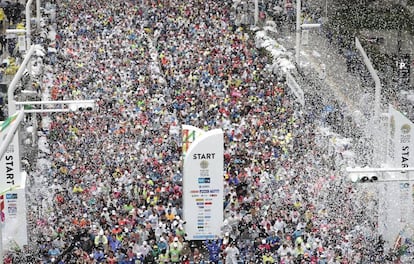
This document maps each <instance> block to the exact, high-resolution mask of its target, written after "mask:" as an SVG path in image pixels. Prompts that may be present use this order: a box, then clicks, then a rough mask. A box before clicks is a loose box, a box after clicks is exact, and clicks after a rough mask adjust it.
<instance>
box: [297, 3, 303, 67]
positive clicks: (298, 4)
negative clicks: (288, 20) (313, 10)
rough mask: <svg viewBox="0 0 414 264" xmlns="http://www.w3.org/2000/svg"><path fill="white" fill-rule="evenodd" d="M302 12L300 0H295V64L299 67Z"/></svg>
mask: <svg viewBox="0 0 414 264" xmlns="http://www.w3.org/2000/svg"><path fill="white" fill-rule="evenodd" d="M301 12H302V2H301V0H296V65H297V66H298V67H299V63H300V34H301V33H302V30H301V27H300V24H301V22H300V17H301Z"/></svg>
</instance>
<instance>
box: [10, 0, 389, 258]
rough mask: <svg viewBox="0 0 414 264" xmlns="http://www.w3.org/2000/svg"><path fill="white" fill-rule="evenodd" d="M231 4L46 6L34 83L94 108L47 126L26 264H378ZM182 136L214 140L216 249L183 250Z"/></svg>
mask: <svg viewBox="0 0 414 264" xmlns="http://www.w3.org/2000/svg"><path fill="white" fill-rule="evenodd" d="M231 5H232V3H231V1H221V0H205V1H199V0H191V1H167V0H165V1H154V0H141V1H132V0H126V1H100V0H91V1H80V0H62V1H57V2H56V12H57V29H56V33H57V35H56V41H52V42H50V43H46V45H48V46H49V47H50V46H52V47H54V48H56V50H57V53H56V58H53V59H49V61H48V63H49V64H50V65H49V67H47V69H48V70H49V71H50V74H48V75H46V76H48V78H49V79H46V80H45V84H44V85H45V86H46V85H47V86H48V87H50V93H51V97H52V99H53V100H61V99H65V100H66V99H91V98H94V99H97V105H98V107H97V109H96V110H95V111H92V112H81V113H67V114H62V113H59V114H53V115H52V116H51V123H50V127H49V128H48V129H47V131H48V134H47V138H48V143H49V148H50V150H51V154H50V157H48V159H50V161H51V164H52V165H51V168H50V169H49V171H48V172H47V173H44V175H42V176H43V177H45V178H46V179H47V182H49V183H50V186H49V190H50V191H51V192H52V193H51V194H50V197H52V199H51V200H49V201H46V203H44V204H47V205H48V206H47V208H43V210H40V211H39V212H38V213H33V212H30V213H29V217H30V219H29V220H30V221H32V222H33V221H35V222H36V224H35V225H33V226H31V230H29V231H30V234H31V235H32V237H31V239H32V240H33V239H34V240H35V241H32V242H31V246H32V247H33V248H34V249H35V250H36V251H37V252H38V253H36V257H38V259H39V263H207V262H208V261H210V263H219V262H225V263H237V261H239V262H240V263H285V264H287V263H368V262H369V263H373V262H375V261H379V263H383V262H384V259H383V258H384V257H385V256H383V255H382V253H381V252H382V251H381V243H382V242H381V241H380V242H379V243H378V245H379V246H378V247H377V246H376V244H377V242H378V237H377V235H376V233H375V222H373V221H371V219H370V218H369V217H367V215H366V213H365V208H364V204H362V203H361V201H362V199H359V198H360V195H361V194H360V193H357V192H355V191H354V189H353V188H352V186H350V185H349V184H348V183H346V182H345V181H344V180H343V178H344V175H342V173H341V171H340V169H339V168H340V167H341V166H344V165H345V162H346V161H345V158H344V157H343V156H342V155H341V152H340V151H339V152H338V151H335V150H334V149H332V146H331V145H330V143H329V142H330V141H328V140H325V138H324V137H323V136H322V134H321V132H320V129H319V127H318V125H319V122H320V120H318V119H317V118H316V117H315V116H314V115H310V114H309V113H308V112H307V111H304V109H302V108H301V107H300V105H299V104H297V103H296V102H295V99H294V97H292V95H291V94H290V93H289V91H288V89H287V87H286V86H285V84H284V83H279V82H278V81H277V80H276V78H274V76H273V75H272V73H269V72H266V71H264V70H263V69H264V68H265V66H266V64H267V63H268V62H269V61H268V60H269V58H268V57H266V56H263V53H261V52H260V50H257V49H256V48H255V43H254V38H253V37H252V35H251V32H249V28H248V27H243V26H241V27H240V26H236V25H235V24H234V21H232V20H231V19H230V17H231ZM49 55H52V54H49ZM182 124H189V125H193V126H196V127H200V128H203V129H206V130H210V129H213V128H221V129H223V130H224V132H225V146H224V147H225V155H224V160H225V175H224V177H225V188H224V190H225V191H224V192H225V193H224V208H225V219H223V227H222V230H223V233H222V234H221V236H220V237H218V238H217V239H216V240H212V241H201V242H194V241H187V240H186V235H185V224H186V222H185V219H182V201H181V196H182V185H181V178H182V177H181V176H182V175H181V173H182V172H181V171H182V170H181V167H182V160H181V136H180V126H181V125H182ZM347 148H351V146H345V148H343V149H342V151H344V150H348V149H347ZM33 173H34V172H33ZM31 195H34V196H36V195H41V194H36V193H32V194H31ZM6 260H7V261H10V258H8V256H6Z"/></svg>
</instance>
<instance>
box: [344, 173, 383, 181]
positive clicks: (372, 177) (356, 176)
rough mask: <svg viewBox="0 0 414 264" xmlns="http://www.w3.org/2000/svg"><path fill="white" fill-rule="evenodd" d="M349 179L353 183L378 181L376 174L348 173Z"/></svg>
mask: <svg viewBox="0 0 414 264" xmlns="http://www.w3.org/2000/svg"><path fill="white" fill-rule="evenodd" d="M349 178H350V180H351V181H352V182H354V183H357V182H360V183H368V182H371V183H372V182H377V181H378V175H377V173H376V172H351V173H349Z"/></svg>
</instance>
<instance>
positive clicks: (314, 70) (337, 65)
mask: <svg viewBox="0 0 414 264" xmlns="http://www.w3.org/2000/svg"><path fill="white" fill-rule="evenodd" d="M318 30H319V29H314V30H310V31H309V44H308V45H303V44H302V46H301V52H300V65H301V70H303V72H304V73H305V74H307V75H308V76H309V77H311V78H312V77H313V78H314V79H316V80H315V81H316V82H318V83H319V82H320V83H321V84H323V85H321V87H320V89H324V88H325V89H329V91H327V92H331V93H332V94H333V95H334V96H335V98H336V99H337V100H339V101H340V102H342V103H345V104H346V105H347V107H348V109H349V110H350V111H351V112H354V111H356V110H359V111H361V112H362V113H365V111H366V110H368V109H366V102H364V101H363V100H361V98H363V97H364V94H366V91H364V87H363V85H362V82H361V80H360V79H359V76H357V75H356V74H352V73H350V72H347V66H346V60H345V58H344V57H343V56H342V55H340V54H339V52H338V50H337V49H336V47H335V46H333V44H330V43H329V42H328V40H327V39H326V38H325V37H324V36H323V35H320V33H319V32H318ZM279 35H280V36H279V38H278V39H277V41H278V42H279V43H280V44H282V45H283V46H284V47H285V48H286V49H288V50H290V51H292V52H293V54H295V51H296V50H295V46H296V33H295V32H291V31H288V30H284V31H282V32H281V33H279ZM293 60H294V58H293ZM318 79H319V80H318ZM324 86H325V87H324ZM303 89H305V90H306V89H307V87H303ZM364 106H365V107H364Z"/></svg>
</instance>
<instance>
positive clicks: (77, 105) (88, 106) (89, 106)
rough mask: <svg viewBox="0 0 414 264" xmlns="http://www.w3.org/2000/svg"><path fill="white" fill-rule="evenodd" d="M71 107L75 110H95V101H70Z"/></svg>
mask: <svg viewBox="0 0 414 264" xmlns="http://www.w3.org/2000/svg"><path fill="white" fill-rule="evenodd" d="M69 109H70V110H71V111H73V112H76V111H79V112H83V111H93V110H94V109H95V101H94V100H85V101H79V102H74V103H70V104H69Z"/></svg>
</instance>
